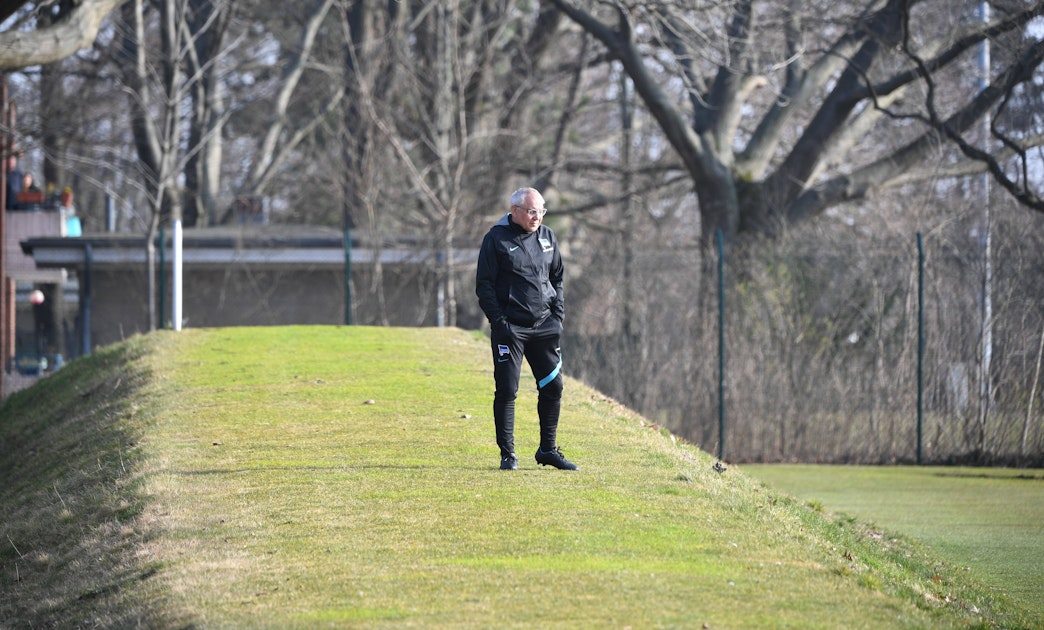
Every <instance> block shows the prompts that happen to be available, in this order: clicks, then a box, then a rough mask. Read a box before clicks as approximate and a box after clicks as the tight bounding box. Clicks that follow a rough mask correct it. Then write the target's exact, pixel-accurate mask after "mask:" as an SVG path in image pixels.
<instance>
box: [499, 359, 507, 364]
mask: <svg viewBox="0 0 1044 630" xmlns="http://www.w3.org/2000/svg"><path fill="white" fill-rule="evenodd" d="M505 362H507V359H497V363H505Z"/></svg>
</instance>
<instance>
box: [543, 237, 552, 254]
mask: <svg viewBox="0 0 1044 630" xmlns="http://www.w3.org/2000/svg"><path fill="white" fill-rule="evenodd" d="M540 247H541V249H543V250H544V253H547V252H549V251H551V250H553V249H554V247H552V246H551V239H547V238H541V239H540Z"/></svg>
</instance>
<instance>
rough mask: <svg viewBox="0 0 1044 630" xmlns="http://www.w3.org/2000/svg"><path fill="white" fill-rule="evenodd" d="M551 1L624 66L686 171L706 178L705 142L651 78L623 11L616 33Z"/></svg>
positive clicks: (619, 13) (559, 0)
mask: <svg viewBox="0 0 1044 630" xmlns="http://www.w3.org/2000/svg"><path fill="white" fill-rule="evenodd" d="M551 1H552V3H553V4H554V5H555V6H556V7H558V8H559V9H560V10H561V11H562V12H563V13H565V14H566V15H568V16H569V18H570V19H572V20H573V21H574V22H576V23H577V24H579V25H580V26H581V27H582V28H583V29H584V30H586V31H587V32H588V33H590V34H592V35H594V36H595V38H596V39H598V40H599V41H600V42H602V45H604V46H605V47H606V48H607V49H608V50H609V52H610V54H612V56H613V57H615V58H616V59H617V60H618V61H619V62H620V63H621V64H623V67H624V70H625V71H626V72H627V75H628V76H629V77H631V81H633V82H634V89H635V91H636V92H637V93H638V94H639V95H640V96H641V97H642V101H643V102H644V103H645V106H646V107H647V108H649V112H650V113H651V114H652V116H653V118H655V119H656V121H657V122H658V123H659V125H660V128H661V129H663V131H664V134H665V135H666V136H667V140H668V141H669V142H670V143H671V146H672V147H674V150H675V151H677V152H678V155H679V156H680V157H681V159H682V161H683V162H684V163H685V167H686V169H688V171H689V173H691V174H692V176H693V177H694V178H696V179H702V178H704V177H706V176H707V174H708V170H709V167H708V162H707V161H708V159H709V155H710V154H709V151H708V147H707V146H706V144H705V142H704V140H703V138H702V137H701V136H700V135H699V134H697V133H696V132H695V131H694V130H693V129H692V127H691V126H689V123H688V121H687V120H686V119H685V117H683V116H682V114H681V112H680V111H678V108H677V107H675V106H674V103H673V101H672V99H671V98H670V97H669V96H668V95H667V94H666V93H665V92H664V91H663V90H662V89H661V88H660V86H659V85H657V84H656V81H655V80H653V78H652V76H651V75H650V74H649V70H648V69H647V68H646V67H645V63H644V61H643V60H642V56H641V53H640V52H639V50H638V48H637V46H636V45H635V43H634V40H633V39H632V37H631V34H632V33H631V25H630V22H629V18H628V16H627V14H626V13H625V12H624V10H623V9H622V8H617V16H618V23H617V27H616V29H613V28H611V27H609V26H607V25H606V24H604V23H602V22H600V21H598V20H597V19H596V18H595V17H594V16H592V15H591V14H590V13H588V12H587V11H584V10H583V9H580V8H579V7H577V6H574V5H573V4H570V3H569V2H566V1H565V0H551Z"/></svg>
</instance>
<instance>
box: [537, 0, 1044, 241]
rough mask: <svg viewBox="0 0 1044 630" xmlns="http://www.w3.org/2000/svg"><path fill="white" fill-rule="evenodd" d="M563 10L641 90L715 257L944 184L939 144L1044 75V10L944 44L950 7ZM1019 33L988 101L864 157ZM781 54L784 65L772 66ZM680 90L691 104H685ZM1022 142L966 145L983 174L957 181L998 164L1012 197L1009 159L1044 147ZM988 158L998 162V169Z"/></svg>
mask: <svg viewBox="0 0 1044 630" xmlns="http://www.w3.org/2000/svg"><path fill="white" fill-rule="evenodd" d="M551 1H552V3H553V4H554V5H555V6H557V7H558V8H560V9H561V10H562V11H563V12H565V13H566V14H567V15H568V16H569V17H570V18H571V19H572V20H574V21H575V22H576V23H577V24H578V25H580V26H581V27H582V28H583V29H584V30H585V31H587V32H588V33H590V34H591V35H593V36H594V37H595V38H597V39H598V41H599V42H601V43H602V45H603V46H605V48H606V50H607V51H608V52H609V54H610V55H611V56H612V57H613V58H614V59H616V60H618V61H619V62H620V63H621V64H622V65H623V67H624V69H625V71H626V72H627V74H628V75H629V76H630V77H631V79H632V80H633V81H634V85H635V90H636V92H637V93H638V94H639V96H640V97H641V99H642V101H643V102H644V104H645V106H646V107H647V108H648V110H649V111H650V113H651V114H652V116H653V117H655V119H656V120H657V122H658V123H659V125H660V127H661V128H662V130H663V133H664V134H665V137H666V139H667V140H668V142H670V145H671V146H672V147H673V149H674V151H675V152H676V153H677V155H678V157H679V158H680V160H681V162H682V164H683V165H684V168H685V170H686V172H687V173H688V175H689V177H690V178H691V180H692V183H693V187H694V190H695V193H696V195H697V196H698V198H699V211H700V215H701V218H702V224H703V239H704V243H708V242H709V239H710V238H711V235H713V234H714V231H715V230H717V229H721V230H723V231H724V232H725V234H726V235H734V234H737V233H739V232H762V233H764V232H770V231H774V230H775V229H776V228H777V227H778V225H779V223H780V222H788V221H796V220H802V219H806V218H809V217H814V216H818V215H819V214H821V213H822V212H823V211H824V210H826V209H827V208H831V207H834V206H836V205H838V204H841V203H845V202H850V201H853V200H859V199H863V198H865V197H866V196H867V195H868V194H870V192H871V191H873V190H879V189H885V188H889V187H895V186H900V185H904V184H909V183H911V182H916V181H919V180H924V179H929V178H932V177H937V176H938V169H937V168H936V167H935V165H934V164H933V163H932V162H933V161H934V160H932V159H931V158H932V157H933V155H934V154H935V153H936V152H937V151H938V147H939V145H940V143H941V142H943V141H944V140H946V139H949V140H951V141H957V140H958V137H959V136H960V134H962V133H964V132H965V131H967V130H969V129H970V128H971V127H972V125H974V123H975V122H976V121H977V120H979V119H980V118H981V117H982V116H983V115H984V114H985V113H986V112H987V111H989V109H990V108H991V107H995V106H996V105H997V104H998V103H1000V102H1002V101H1003V100H1004V99H1006V98H1007V97H1008V96H1009V95H1011V94H1012V91H1013V90H1014V89H1015V88H1016V87H1017V86H1018V85H1019V84H1020V83H1023V82H1025V81H1026V80H1028V79H1029V78H1030V77H1031V76H1032V75H1033V72H1034V71H1035V69H1036V68H1037V67H1038V66H1039V65H1040V63H1041V60H1042V59H1044V41H1041V40H1040V38H1038V37H1034V36H1032V35H1031V34H1029V33H1027V31H1026V28H1027V25H1028V24H1029V23H1030V21H1031V20H1033V19H1034V18H1036V17H1038V16H1040V15H1042V14H1044V3H1041V2H1033V3H1013V4H1012V6H1011V7H1010V8H1008V10H1006V11H1005V12H1003V13H1001V14H1000V16H999V17H998V18H997V19H995V20H994V21H992V22H990V23H988V24H984V25H979V24H976V25H972V26H960V27H955V28H953V29H949V30H943V29H940V28H938V23H939V20H938V19H937V18H938V17H940V16H945V15H949V14H950V13H951V12H952V11H953V7H952V5H951V4H950V3H945V4H940V3H938V2H928V1H927V0H926V1H924V2H918V3H914V2H909V1H908V0H876V1H874V2H870V3H864V4H862V5H861V6H862V7H865V8H863V9H860V10H846V9H847V5H845V4H843V3H829V4H828V5H823V6H820V5H818V4H817V3H799V2H788V3H783V2H759V1H757V0H737V1H736V2H731V3H725V4H722V5H714V6H708V7H706V8H701V9H696V8H688V9H685V8H683V7H682V6H681V5H679V4H678V3H673V2H654V3H632V2H622V1H603V2H598V3H595V6H594V7H593V8H591V9H587V8H584V5H582V4H580V3H574V2H569V1H567V0H551ZM802 7H807V9H806V10H804V12H802ZM817 14H819V15H824V16H830V18H831V19H829V20H827V21H823V22H822V24H823V25H824V29H823V31H822V32H823V33H824V36H823V39H817V37H818V36H815V35H813V33H814V31H813V30H812V29H813V28H814V26H815V24H816V22H817V18H816V15H817ZM810 23H811V24H810ZM718 24H722V25H725V31H724V32H725V36H726V37H725V39H720V38H717V37H716V36H715V35H714V29H715V28H716V26H717V25H718ZM827 26H829V27H828V28H827ZM915 29H916V30H915ZM1020 32H1021V33H1023V34H1024V37H1023V39H1022V40H1021V41H1019V42H1018V46H1019V50H1017V51H1013V54H1012V55H1011V56H1010V65H1008V66H1007V67H1006V68H1003V69H1001V70H1000V72H998V73H997V78H996V79H995V81H994V82H993V84H992V85H991V87H990V88H989V89H987V90H984V91H982V92H974V91H971V92H970V93H968V94H966V95H965V97H964V100H963V102H961V103H958V104H956V105H954V106H953V107H951V108H950V109H949V111H948V113H946V114H940V115H937V116H932V115H930V114H925V115H924V119H925V120H926V121H927V123H926V124H925V125H923V126H922V127H921V129H920V132H919V133H916V134H913V135H912V136H911V137H908V138H907V139H906V140H904V142H902V143H900V144H898V145H895V146H892V147H890V148H886V149H884V150H881V149H877V150H876V151H874V150H871V151H867V149H868V148H869V147H867V146H865V145H863V144H861V143H860V142H859V141H860V138H861V135H860V134H862V133H864V132H865V131H866V130H867V129H869V128H871V126H872V125H874V124H885V125H887V124H888V122H887V121H885V122H881V118H882V112H883V111H885V110H886V109H887V108H888V107H889V106H891V105H892V104H894V103H896V102H897V101H899V100H900V99H902V97H903V94H904V91H905V90H908V89H911V88H914V87H917V84H918V81H920V80H921V79H922V78H925V77H926V76H932V75H936V74H941V73H943V72H945V71H947V70H949V69H952V68H953V66H954V65H955V64H957V63H958V62H959V61H960V60H961V59H962V58H963V57H965V56H967V55H968V54H969V51H972V50H973V48H974V46H976V45H977V44H978V43H979V42H981V41H983V40H984V39H986V38H997V37H1000V36H1002V35H1005V34H1009V33H1020ZM775 33H781V36H780V37H781V39H780V38H779V37H776V36H775V35H774V34H775ZM914 41H916V42H918V46H917V48H918V51H917V53H916V56H914V55H913V54H912V50H911V47H910V46H907V48H906V50H905V54H904V53H903V48H902V44H903V43H904V42H906V43H907V44H909V43H910V42H914ZM769 42H771V43H778V44H779V48H778V49H779V50H781V51H785V53H784V54H782V55H775V56H771V55H770V54H767V53H766V45H767V44H768V43H769ZM897 50H899V51H900V52H899V53H898V54H897V53H896V51H897ZM654 68H656V69H654ZM668 85H670V86H684V88H683V90H681V94H677V93H676V92H675V91H674V88H673V87H670V88H669V87H668ZM766 91H768V93H769V96H770V98H767V97H766V95H765V93H766ZM958 95H959V93H957V92H955V93H953V94H951V95H950V96H951V97H954V98H956V97H957V96H958ZM678 96H682V97H684V100H679V98H678ZM683 103H684V104H685V105H683ZM906 104H907V106H912V104H911V103H910V102H907V103H906ZM921 111H922V112H923V111H924V108H923V107H922V108H921ZM795 131H796V133H795ZM1009 139H1011V140H1012V141H1013V143H1014V144H1015V145H1016V146H1011V144H1009V146H1008V148H1007V149H1003V150H1002V151H1001V152H999V153H998V152H991V151H989V150H988V149H986V148H983V147H981V146H980V147H978V148H977V149H976V148H974V147H973V146H972V145H971V144H970V143H968V142H958V144H959V145H961V148H962V151H964V153H965V154H966V155H968V156H970V160H964V161H954V163H953V164H951V165H949V169H950V170H951V171H952V172H954V173H969V172H975V171H981V170H983V169H984V168H986V166H985V165H984V164H988V165H989V168H990V170H991V172H993V173H994V174H995V176H997V177H998V178H1001V180H1002V182H1003V181H1004V178H1003V170H1004V168H1003V166H1002V164H1003V159H1004V156H1005V151H1006V152H1008V153H1009V154H1010V152H1012V151H1014V152H1017V153H1020V154H1023V155H1024V153H1025V151H1026V150H1027V149H1028V148H1031V147H1034V146H1039V145H1040V144H1041V143H1042V142H1044V135H1041V134H1039V133H1036V134H1028V135H1023V136H1022V137H1020V138H1019V140H1018V141H1017V142H1016V141H1015V140H1014V138H1011V137H1009ZM865 154H869V155H870V158H869V159H867V158H865V157H864V155H865ZM990 155H994V156H995V157H994V158H993V159H992V160H990V159H986V158H988V157H989V156H990ZM1029 185H1030V182H1027V181H1025V178H1023V181H1022V182H1021V184H1013V185H1011V186H1007V187H1008V188H1010V189H1012V192H1013V193H1014V194H1015V195H1016V197H1017V198H1019V200H1020V201H1024V202H1026V203H1027V205H1029V206H1030V207H1033V208H1035V209H1039V208H1038V205H1037V204H1038V203H1039V199H1040V197H1039V192H1034V191H1032V190H1031V189H1030V188H1029Z"/></svg>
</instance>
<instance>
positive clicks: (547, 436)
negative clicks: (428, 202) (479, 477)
mask: <svg viewBox="0 0 1044 630" xmlns="http://www.w3.org/2000/svg"><path fill="white" fill-rule="evenodd" d="M510 203H511V207H510V210H509V212H508V214H507V215H506V216H504V217H503V218H502V219H500V221H499V222H498V223H497V224H496V225H494V226H493V227H492V228H490V230H489V232H488V233H487V234H486V237H485V238H484V239H483V240H482V249H480V250H479V259H478V271H477V273H476V276H475V293H476V294H477V295H478V300H479V306H480V307H482V312H483V313H485V314H486V318H487V319H488V320H489V324H490V329H491V332H490V345H491V347H492V349H493V378H494V380H495V381H496V393H495V394H494V396H493V421H494V424H495V425H496V432H497V446H499V447H500V469H501V470H516V469H517V468H518V458H517V457H516V456H515V397H516V395H517V393H518V380H519V375H520V373H521V370H522V357H523V356H524V357H525V358H526V361H528V362H529V367H530V368H532V370H533V376H534V377H535V378H536V385H537V392H538V393H537V415H538V416H539V417H540V448H538V449H537V451H536V456H535V457H536V461H537V463H538V464H542V465H544V466H554V467H555V468H558V469H561V470H577V467H576V465H574V464H573V463H572V462H570V461H569V460H567V459H566V458H565V457H564V456H563V455H562V451H561V450H559V448H558V446H557V445H556V439H557V438H556V433H557V431H558V415H559V411H560V410H561V407H562V354H561V350H560V348H559V341H560V339H561V337H562V322H563V319H564V318H565V300H564V298H563V293H562V275H563V270H562V256H561V254H560V253H559V251H558V239H557V238H555V233H554V232H553V231H552V230H551V228H549V227H547V226H546V225H543V220H544V213H546V212H547V210H546V208H545V207H544V198H543V197H542V196H541V195H540V193H539V192H537V191H536V190H535V189H533V188H520V189H518V190H516V191H515V192H514V193H512V194H511V199H510Z"/></svg>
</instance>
